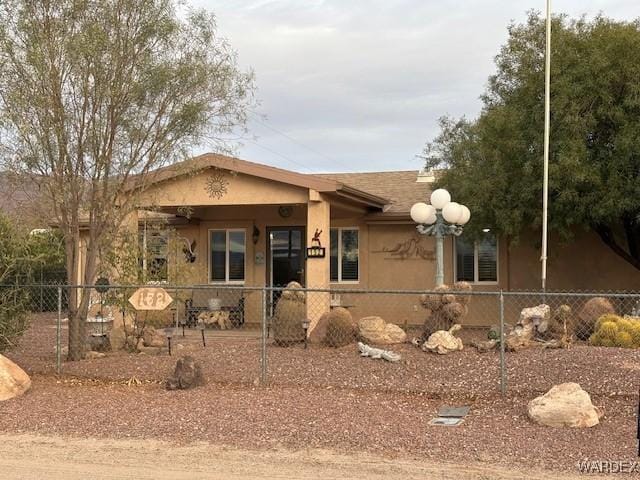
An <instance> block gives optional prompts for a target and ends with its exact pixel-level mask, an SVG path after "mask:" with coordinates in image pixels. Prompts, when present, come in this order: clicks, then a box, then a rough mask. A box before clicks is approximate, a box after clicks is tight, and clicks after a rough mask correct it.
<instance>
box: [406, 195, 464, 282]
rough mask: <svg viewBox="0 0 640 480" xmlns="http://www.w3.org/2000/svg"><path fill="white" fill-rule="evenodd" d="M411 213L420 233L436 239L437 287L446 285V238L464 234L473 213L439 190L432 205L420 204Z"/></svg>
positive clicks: (432, 196)
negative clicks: (465, 226)
mask: <svg viewBox="0 0 640 480" xmlns="http://www.w3.org/2000/svg"><path fill="white" fill-rule="evenodd" d="M410 213H411V219H412V220H413V221H414V222H416V223H417V224H418V226H417V227H416V228H417V230H418V232H420V233H421V234H422V235H430V236H434V237H436V286H440V285H442V284H443V283H444V237H446V236H447V235H455V236H456V237H457V236H459V235H460V234H462V230H463V227H464V225H466V224H467V222H468V221H469V219H470V218H471V211H470V210H469V209H468V208H467V207H466V206H465V205H460V204H459V203H456V202H452V201H451V194H450V193H449V192H448V191H446V190H445V189H444V188H438V189H437V190H434V191H433V192H432V193H431V204H427V203H423V202H418V203H416V204H415V205H413V206H412V207H411V212H410Z"/></svg>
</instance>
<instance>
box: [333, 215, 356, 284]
mask: <svg viewBox="0 0 640 480" xmlns="http://www.w3.org/2000/svg"><path fill="white" fill-rule="evenodd" d="M331 230H337V231H338V280H331ZM343 230H355V231H356V232H358V279H357V280H342V231H343ZM360 265H361V262H360V227H331V228H330V229H329V283H333V284H338V283H341V284H347V285H348V284H358V283H360Z"/></svg>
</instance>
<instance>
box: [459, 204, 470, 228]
mask: <svg viewBox="0 0 640 480" xmlns="http://www.w3.org/2000/svg"><path fill="white" fill-rule="evenodd" d="M460 207H461V208H462V216H461V217H460V221H459V222H458V223H459V224H460V225H466V224H467V222H468V221H469V219H470V218H471V210H469V208H468V207H467V206H466V205H460Z"/></svg>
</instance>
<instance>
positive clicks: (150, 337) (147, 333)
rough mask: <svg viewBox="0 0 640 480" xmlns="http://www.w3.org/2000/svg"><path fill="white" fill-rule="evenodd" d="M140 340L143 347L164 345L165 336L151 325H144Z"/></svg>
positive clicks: (165, 341)
mask: <svg viewBox="0 0 640 480" xmlns="http://www.w3.org/2000/svg"><path fill="white" fill-rule="evenodd" d="M142 342H143V344H144V346H145V347H164V346H165V344H166V343H167V338H166V337H165V336H164V335H163V334H162V333H160V331H159V330H156V329H155V328H153V327H145V329H144V333H143V335H142Z"/></svg>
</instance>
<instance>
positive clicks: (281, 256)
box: [267, 227, 305, 287]
mask: <svg viewBox="0 0 640 480" xmlns="http://www.w3.org/2000/svg"><path fill="white" fill-rule="evenodd" d="M267 231H268V235H269V242H268V245H267V262H268V263H267V265H268V266H269V268H268V272H267V275H268V280H269V285H270V286H272V287H285V286H286V285H287V284H288V283H289V282H298V283H299V284H300V285H304V283H305V278H304V266H305V255H304V252H305V244H304V227H271V228H269V229H268V230H267Z"/></svg>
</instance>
